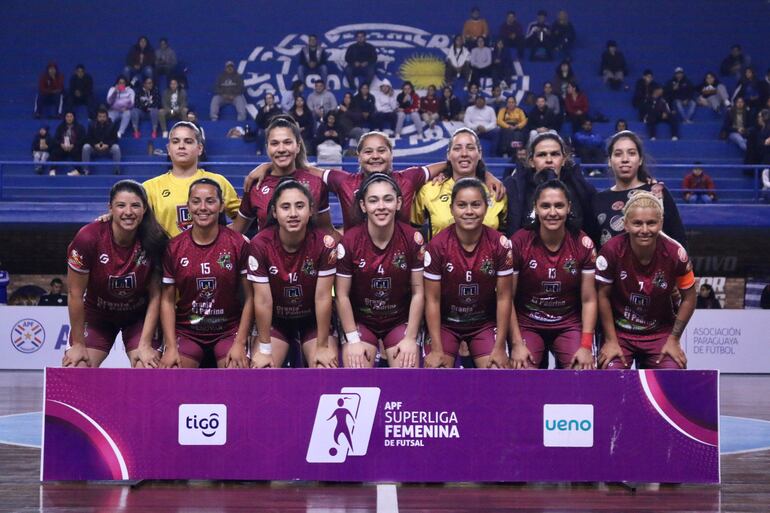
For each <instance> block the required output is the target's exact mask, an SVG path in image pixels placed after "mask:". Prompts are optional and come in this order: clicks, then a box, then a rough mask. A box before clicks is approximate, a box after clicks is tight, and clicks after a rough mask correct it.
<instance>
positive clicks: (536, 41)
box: [527, 9, 553, 61]
mask: <svg viewBox="0 0 770 513" xmlns="http://www.w3.org/2000/svg"><path fill="white" fill-rule="evenodd" d="M552 36H553V34H552V33H551V27H550V26H548V13H547V12H546V11H544V10H542V9H541V10H539V11H537V18H535V20H534V21H533V22H531V23H530V24H529V25H528V26H527V45H528V46H529V48H530V50H529V60H530V61H534V60H537V59H538V57H537V54H538V52H539V51H540V50H544V51H545V60H547V61H550V60H552V59H553V38H552Z"/></svg>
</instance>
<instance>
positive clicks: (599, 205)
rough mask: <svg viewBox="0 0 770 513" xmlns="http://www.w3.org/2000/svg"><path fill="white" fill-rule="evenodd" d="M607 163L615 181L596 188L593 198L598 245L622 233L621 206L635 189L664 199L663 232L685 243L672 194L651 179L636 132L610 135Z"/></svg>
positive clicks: (680, 220)
mask: <svg viewBox="0 0 770 513" xmlns="http://www.w3.org/2000/svg"><path fill="white" fill-rule="evenodd" d="M607 153H608V154H609V165H610V169H612V173H613V174H614V175H615V185H613V186H612V187H610V188H609V189H605V190H603V191H601V192H597V193H596V194H595V195H594V197H593V199H592V201H591V204H592V208H591V210H592V214H593V215H594V218H595V219H596V224H597V226H598V232H597V233H598V234H599V239H598V243H599V246H603V245H604V244H606V243H607V241H608V240H610V238H611V237H614V236H615V235H618V234H620V233H623V229H624V228H623V212H622V211H623V207H624V206H625V204H626V201H627V200H628V198H630V197H631V196H632V195H633V194H635V193H636V192H637V191H648V192H652V193H653V194H654V195H655V196H657V197H658V199H660V200H661V201H663V208H664V209H665V211H666V217H665V219H664V221H663V231H664V232H665V233H666V235H668V236H670V237H672V238H673V239H674V240H676V241H678V242H679V243H680V244H681V245H683V246H686V245H687V237H686V235H685V231H684V226H683V225H682V219H681V218H680V217H679V209H677V207H676V203H675V202H674V198H673V197H672V196H671V193H670V192H668V189H666V187H665V186H664V185H663V184H660V183H653V180H652V178H651V177H650V172H649V171H648V170H647V165H646V163H645V161H646V155H645V154H644V148H643V147H642V141H641V139H639V136H638V135H636V134H635V133H634V132H631V131H629V130H624V131H623V132H618V133H617V134H615V135H613V136H612V138H611V139H610V142H609V144H608V145H607Z"/></svg>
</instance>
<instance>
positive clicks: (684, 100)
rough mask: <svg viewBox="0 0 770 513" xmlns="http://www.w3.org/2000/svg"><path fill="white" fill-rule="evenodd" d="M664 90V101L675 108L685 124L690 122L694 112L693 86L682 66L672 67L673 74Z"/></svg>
mask: <svg viewBox="0 0 770 513" xmlns="http://www.w3.org/2000/svg"><path fill="white" fill-rule="evenodd" d="M664 92H665V96H666V101H668V104H669V105H673V106H674V107H675V108H676V111H677V112H678V113H679V116H680V117H681V118H682V121H684V122H685V123H687V124H690V123H692V115H693V114H694V113H695V100H694V99H693V86H692V82H690V79H689V78H687V76H686V75H685V74H684V69H683V68H682V67H680V66H677V67H676V69H674V76H673V77H672V78H671V80H669V81H668V83H667V84H666V88H665V89H664Z"/></svg>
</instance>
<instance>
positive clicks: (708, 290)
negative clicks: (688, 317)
mask: <svg viewBox="0 0 770 513" xmlns="http://www.w3.org/2000/svg"><path fill="white" fill-rule="evenodd" d="M695 308H698V309H712V310H721V309H722V305H721V304H720V303H719V300H718V299H717V296H716V294H714V288H713V287H712V286H711V285H709V284H708V283H703V284H702V285H701V286H700V290H699V291H698V301H697V302H696V303H695Z"/></svg>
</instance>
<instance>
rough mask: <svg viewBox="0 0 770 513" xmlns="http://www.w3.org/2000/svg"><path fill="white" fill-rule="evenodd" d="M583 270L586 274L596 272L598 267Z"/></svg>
mask: <svg viewBox="0 0 770 513" xmlns="http://www.w3.org/2000/svg"><path fill="white" fill-rule="evenodd" d="M581 272H582V273H585V274H596V269H583V270H582V271H581Z"/></svg>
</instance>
